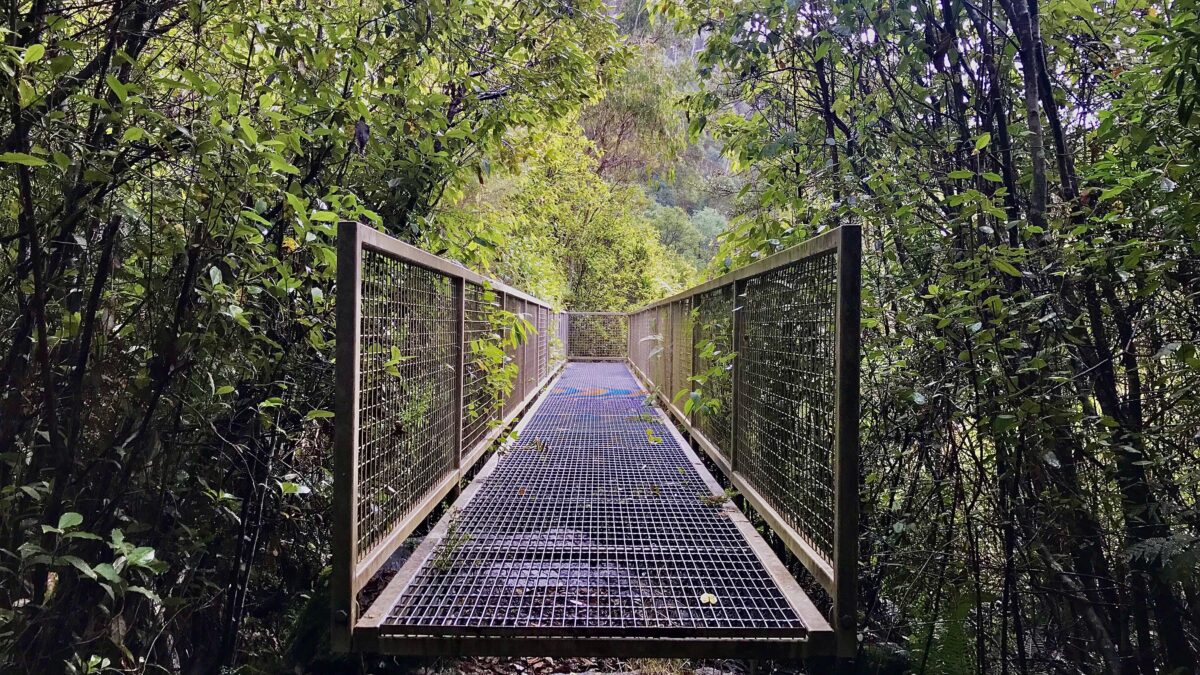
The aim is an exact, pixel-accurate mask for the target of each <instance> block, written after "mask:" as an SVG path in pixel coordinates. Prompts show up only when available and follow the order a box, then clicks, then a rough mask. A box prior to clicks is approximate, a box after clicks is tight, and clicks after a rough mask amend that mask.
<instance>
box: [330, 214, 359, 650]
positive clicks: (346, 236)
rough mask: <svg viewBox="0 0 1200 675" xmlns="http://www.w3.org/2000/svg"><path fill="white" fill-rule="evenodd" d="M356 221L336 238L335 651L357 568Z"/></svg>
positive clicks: (341, 641)
mask: <svg viewBox="0 0 1200 675" xmlns="http://www.w3.org/2000/svg"><path fill="white" fill-rule="evenodd" d="M359 228H360V225H359V224H358V223H355V222H345V221H343V222H341V223H339V225H338V242H337V326H336V328H335V330H336V334H337V352H336V359H337V368H336V369H335V372H336V375H335V380H334V388H335V391H334V399H335V400H334V415H335V419H334V422H335V424H334V440H333V542H332V546H333V573H332V577H331V578H330V603H329V604H330V608H331V610H332V616H331V619H332V622H333V627H332V634H331V636H330V640H331V644H332V647H333V649H334V650H335V651H340V652H345V651H349V650H350V646H351V645H350V637H351V629H352V628H353V627H354V624H355V622H356V621H357V620H358V606H357V603H356V602H355V598H354V595H355V585H354V575H355V571H356V570H357V568H358V555H357V552H358V531H357V530H358V525H357V523H358V519H357V517H356V513H357V511H358V486H357V470H356V467H357V466H358V388H359V348H360V339H361V326H360V323H359V320H360V318H361V309H362V236H361V231H360V229H359Z"/></svg>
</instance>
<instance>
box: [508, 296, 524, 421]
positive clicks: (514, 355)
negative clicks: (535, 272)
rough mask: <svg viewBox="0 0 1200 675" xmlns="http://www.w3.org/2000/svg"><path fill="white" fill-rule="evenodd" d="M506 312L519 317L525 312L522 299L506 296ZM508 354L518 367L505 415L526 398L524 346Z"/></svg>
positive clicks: (509, 350)
mask: <svg viewBox="0 0 1200 675" xmlns="http://www.w3.org/2000/svg"><path fill="white" fill-rule="evenodd" d="M504 310H505V311H507V312H509V313H512V314H516V315H518V316H519V315H520V314H521V313H522V310H523V303H522V301H521V299H520V298H517V297H514V296H511V295H505V296H504ZM507 354H508V358H509V359H510V360H511V361H512V362H513V363H515V364H516V365H517V376H516V377H515V378H514V381H513V385H514V386H513V388H512V390H511V391H510V392H509V393H508V399H507V400H505V401H504V414H506V415H507V414H508V413H510V412H512V411H514V410H516V409H517V406H518V405H519V404H520V403H521V401H522V400H524V398H525V395H524V385H523V384H522V382H523V380H524V377H523V375H522V373H523V372H524V366H525V348H524V346H522V345H517V346H510V347H508V348H507Z"/></svg>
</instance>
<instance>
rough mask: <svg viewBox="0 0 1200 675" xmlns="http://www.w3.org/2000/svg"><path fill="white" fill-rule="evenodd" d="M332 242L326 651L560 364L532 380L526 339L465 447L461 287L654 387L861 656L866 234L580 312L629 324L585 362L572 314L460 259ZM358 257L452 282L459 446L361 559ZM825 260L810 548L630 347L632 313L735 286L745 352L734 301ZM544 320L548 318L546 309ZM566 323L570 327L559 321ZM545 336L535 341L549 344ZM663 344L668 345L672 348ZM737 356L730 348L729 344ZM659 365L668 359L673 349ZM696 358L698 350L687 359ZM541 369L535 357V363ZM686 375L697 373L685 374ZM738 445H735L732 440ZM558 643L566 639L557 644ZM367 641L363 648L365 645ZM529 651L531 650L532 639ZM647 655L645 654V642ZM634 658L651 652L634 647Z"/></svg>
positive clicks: (845, 653) (370, 233) (846, 230)
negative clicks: (820, 516)
mask: <svg viewBox="0 0 1200 675" xmlns="http://www.w3.org/2000/svg"><path fill="white" fill-rule="evenodd" d="M338 236H339V241H338V305H337V337H338V339H337V362H338V368H337V374H336V434H335V447H334V531H333V578H332V589H331V591H332V602H331V605H332V619H333V645H334V648H335V649H337V650H343V651H344V650H349V649H353V648H355V647H356V645H358V644H359V641H358V640H356V639H354V638H353V633H354V627H355V625H356V624H357V623H358V622H359V620H360V618H361V612H360V611H359V607H358V602H357V597H358V593H359V591H361V590H362V589H363V587H364V586H365V585H366V584H367V582H368V581H369V580H370V579H371V578H372V576H373V575H375V573H376V572H378V571H379V569H380V568H381V567H382V566H383V565H384V564H385V563H386V561H387V560H388V558H389V557H390V556H391V555H392V554H393V553H394V552H395V550H396V549H397V548H398V547H399V546H400V544H401V543H403V541H404V539H405V538H406V537H408V536H409V535H410V534H412V532H413V531H415V530H416V528H417V527H418V526H419V525H420V524H421V523H422V521H424V520H425V519H426V518H427V517H428V516H429V515H430V513H432V512H433V510H434V509H435V508H436V507H437V505H438V504H439V503H441V502H442V501H443V500H445V499H446V498H447V497H448V496H451V495H452V494H453V493H455V492H456V491H457V490H458V488H459V485H460V483H461V481H462V480H463V479H464V478H465V477H467V475H468V471H469V470H470V469H471V467H472V465H473V464H475V463H476V462H477V461H478V460H479V459H480V458H481V457H482V456H483V454H484V452H485V451H486V449H487V448H488V447H490V445H491V444H492V443H493V442H494V441H495V439H496V438H498V437H499V436H500V435H501V434H502V432H503V430H504V429H505V428H506V427H508V426H509V425H510V424H511V423H512V422H513V421H514V420H515V419H516V418H517V417H519V416H520V415H521V413H522V412H523V411H524V410H525V408H526V407H527V406H528V405H529V404H530V403H532V402H533V401H534V400H535V398H536V397H537V395H538V394H539V392H540V391H541V389H542V388H543V387H544V386H545V385H546V384H547V383H548V382H550V381H551V380H552V379H553V377H554V375H555V374H556V373H557V372H558V370H559V369H560V368H561V366H562V362H557V363H553V364H550V363H547V367H546V368H545V370H546V371H548V372H545V373H541V377H540V378H535V379H534V380H533V382H534V384H533V385H532V386H531V385H530V384H529V383H530V382H531V380H530V379H529V377H527V375H526V373H525V371H526V370H527V368H528V364H529V363H530V356H529V352H530V351H533V350H531V349H530V347H529V344H530V343H526V344H525V345H523V346H522V347H520V348H518V349H517V350H515V353H513V354H511V355H510V356H512V358H513V359H514V360H515V361H516V362H517V363H518V366H519V368H520V370H521V372H520V376H519V378H518V383H517V385H516V390H515V391H514V392H513V394H512V395H511V396H510V399H509V404H507V405H505V406H504V408H503V414H502V416H501V419H500V420H499V421H498V423H497V424H496V425H495V426H494V427H493V428H492V429H491V430H490V431H489V432H488V433H487V435H486V437H485V438H484V439H482V441H481V442H479V443H478V444H476V445H475V447H473V448H463V447H462V443H463V438H462V431H463V424H464V418H465V415H464V412H463V409H464V404H463V373H464V357H465V352H466V344H465V343H466V327H465V321H466V319H465V316H466V312H465V302H466V300H465V298H466V288H467V285H468V284H474V285H482V286H484V287H487V288H489V289H491V290H492V291H493V292H495V293H497V294H498V295H499V296H500V298H501V306H507V305H506V302H505V301H506V300H507V301H509V302H513V303H515V304H516V305H517V306H518V308H519V309H521V310H528V309H531V308H534V309H536V308H542V309H541V310H538V311H542V312H544V313H549V314H548V315H549V316H553V317H556V318H557V322H558V325H557V327H556V328H551V327H550V326H549V325H547V326H546V328H548V329H549V330H547V333H551V332H552V333H554V334H555V335H556V336H557V338H558V339H559V340H560V341H561V342H562V343H564V347H565V351H566V356H567V358H568V359H582V360H624V361H627V362H628V363H629V365H630V366H631V368H632V369H633V371H634V373H635V375H637V376H638V377H639V378H640V379H642V380H643V382H644V383H646V384H647V386H648V388H649V389H650V390H652V391H654V390H658V396H659V398H660V399H661V403H662V407H663V408H664V409H665V410H666V411H668V413H669V414H670V416H671V417H672V418H673V419H674V420H675V422H676V423H677V424H678V426H679V427H681V428H682V429H683V430H684V431H685V432H686V433H687V435H688V436H689V438H690V440H691V441H692V443H693V445H694V446H696V447H699V448H700V449H702V450H704V452H705V453H706V454H707V455H708V456H709V457H710V458H711V459H712V460H713V462H715V463H716V464H717V466H718V467H719V468H720V469H721V471H722V472H723V473H724V474H725V475H726V477H727V478H728V479H729V480H730V482H731V483H732V484H733V485H734V487H735V488H737V489H738V491H739V492H740V493H741V494H742V495H743V496H744V497H745V499H746V501H747V502H748V503H749V504H750V505H751V506H752V507H753V508H754V509H755V510H756V511H757V512H758V513H759V514H760V515H761V516H762V517H763V519H764V520H765V521H766V522H767V524H768V525H769V526H770V527H771V528H772V530H774V532H775V533H776V534H777V535H778V536H779V537H780V538H781V540H782V541H783V543H784V544H785V545H786V546H787V547H788V549H789V550H790V551H791V552H792V553H794V554H795V555H796V557H797V558H798V559H799V560H800V561H801V562H802V563H803V564H804V565H805V566H806V568H807V569H808V570H809V571H810V572H811V573H812V575H813V576H814V578H815V579H816V580H817V581H818V582H819V583H820V584H821V585H822V586H823V587H824V588H825V590H826V591H828V592H829V594H830V596H831V598H832V600H833V611H832V613H831V614H832V616H831V619H832V620H831V622H830V623H831V625H832V626H833V627H834V630H835V634H836V638H835V640H836V653H837V655H838V656H840V657H843V658H845V657H851V656H853V654H854V651H855V649H856V629H857V627H856V606H857V584H856V576H857V557H858V541H857V540H858V532H859V528H858V485H859V469H858V466H859V462H858V455H859V434H858V425H859V358H860V357H859V334H860V292H861V281H860V275H861V234H860V231H859V228H858V227H857V226H843V227H840V228H837V229H834V230H831V231H828V232H825V233H824V234H821V235H818V236H817V237H814V238H812V239H810V240H808V241H806V242H804V243H802V244H799V245H797V246H794V247H792V248H789V249H787V250H784V251H782V252H780V253H777V254H775V255H772V256H768V257H766V258H764V259H762V260H760V261H758V262H756V263H754V264H752V265H749V266H747V267H745V268H742V269H739V270H736V271H734V272H732V273H730V274H726V275H724V276H722V277H719V278H717V279H713V280H712V281H709V282H706V283H704V284H701V285H699V286H697V287H695V288H692V289H689V290H687V291H684V292H682V293H679V294H677V295H675V296H672V297H670V298H667V299H664V300H661V301H658V302H655V303H652V304H650V305H648V306H646V307H643V308H641V309H639V310H635V311H634V312H629V313H627V314H622V313H579V318H580V319H583V318H584V317H607V316H611V317H619V316H624V317H626V318H625V321H626V323H627V324H628V325H627V329H626V330H627V333H626V335H625V340H626V345H627V348H626V355H625V356H624V357H609V356H599V357H589V356H587V355H584V354H572V350H571V344H570V339H569V337H568V335H569V330H570V326H569V321H570V315H563V314H562V313H552V312H551V310H550V306H549V304H548V303H546V302H544V301H542V300H539V299H538V298H535V297H533V296H530V295H528V294H526V293H523V292H521V291H519V290H517V289H514V288H511V287H509V286H506V285H504V284H502V283H500V282H497V281H494V280H491V279H489V278H487V277H484V276H482V275H479V274H477V273H475V272H473V271H471V270H469V269H467V268H465V267H462V266H460V265H458V264H456V263H453V262H451V261H448V260H445V259H443V258H439V257H437V256H434V255H432V254H430V253H427V252H425V251H422V250H420V249H417V248H415V247H413V246H410V245H407V244H404V243H402V242H400V241H398V240H396V239H393V238H391V237H389V236H387V235H385V234H382V233H380V232H378V231H377V230H375V229H373V228H371V227H368V226H365V225H361V224H357V223H342V224H341V225H340V227H339V235H338ZM364 252H367V253H373V254H381V255H384V256H388V257H390V258H392V259H395V260H399V261H403V263H405V264H408V265H412V266H415V267H418V268H422V269H424V270H429V271H432V272H435V273H437V274H439V275H442V276H444V277H446V278H448V279H449V280H450V283H452V284H453V288H454V293H455V297H456V298H457V304H458V312H457V317H456V318H457V322H458V327H457V336H458V345H459V346H458V351H457V362H458V364H457V368H456V382H455V391H454V399H455V400H456V401H457V402H458V406H457V407H458V411H457V422H456V431H455V447H456V448H457V449H458V450H457V453H456V457H455V460H454V467H453V469H452V470H451V471H449V472H447V473H446V475H444V476H442V477H440V478H439V480H438V481H437V482H436V485H434V486H433V487H432V488H431V489H430V490H428V491H427V492H426V493H425V494H424V496H422V497H421V498H420V499H419V500H418V502H417V503H415V504H414V505H413V506H412V508H410V509H409V510H408V512H407V513H405V514H404V516H403V517H402V518H401V519H399V520H398V521H397V522H396V523H395V524H394V526H392V529H391V531H390V532H389V533H388V534H387V536H386V537H385V538H384V539H383V541H382V542H381V543H380V544H379V545H377V546H375V547H374V548H373V549H372V550H371V551H369V552H368V553H367V554H365V555H360V553H359V551H358V523H357V520H356V514H357V513H358V504H357V500H358V486H357V483H356V480H357V471H358V466H359V401H360V378H361V374H360V357H361V353H360V351H361V347H362V344H361V331H360V327H361V322H362V319H363V315H362V282H363V277H362V269H363V256H364ZM828 253H832V254H834V255H835V256H836V306H835V327H836V329H835V338H834V339H835V348H836V349H835V354H834V364H833V366H834V369H835V374H834V377H835V381H836V383H837V388H836V392H835V396H834V411H833V418H834V435H833V445H832V448H831V457H832V463H833V466H832V476H833V495H834V500H833V501H834V503H833V505H832V510H833V516H834V527H833V534H834V536H833V541H832V550H831V551H826V552H822V551H820V550H818V549H817V548H815V547H814V546H813V545H812V543H811V542H810V538H809V537H806V536H804V535H803V533H801V532H799V531H797V530H796V528H795V527H793V526H792V525H790V524H789V519H788V518H787V514H784V513H781V512H780V511H779V510H778V509H777V508H775V507H773V506H772V504H771V502H770V500H769V499H767V498H766V497H764V495H763V494H762V493H761V492H760V490H759V489H758V487H757V486H756V485H755V484H754V482H753V481H752V480H751V479H750V478H749V477H748V476H747V475H746V474H745V473H744V472H742V471H741V470H740V467H739V463H738V456H737V452H736V449H735V450H734V451H733V452H731V453H728V454H729V456H726V455H725V454H723V453H722V452H721V450H720V448H719V447H718V444H717V443H714V442H713V440H712V439H709V438H707V437H706V436H705V435H704V433H703V432H702V431H701V429H700V428H699V427H698V426H697V425H696V424H695V422H696V419H695V415H687V414H684V413H683V411H682V410H681V409H680V408H679V407H678V406H676V405H675V404H674V403H673V402H672V400H671V392H669V391H663V390H662V387H661V384H663V383H656V382H654V381H653V380H652V379H651V377H650V376H649V374H647V373H646V372H643V370H642V369H641V368H639V367H638V366H637V364H636V363H635V362H634V359H633V358H631V356H632V352H633V350H634V348H635V344H636V340H637V339H638V338H635V336H634V334H633V329H632V327H631V326H632V321H631V318H632V317H634V316H636V315H637V314H639V313H643V312H649V311H655V310H658V309H660V308H663V307H667V308H671V307H673V306H674V304H680V306H683V305H682V301H689V302H690V301H691V300H692V299H693V298H697V297H698V296H700V295H702V294H704V293H707V292H710V291H712V290H714V289H719V288H723V287H731V288H732V289H733V298H734V303H733V304H734V311H733V317H732V325H733V343H734V344H735V345H740V344H741V343H742V340H743V335H744V331H745V326H744V316H743V313H740V312H739V311H738V310H739V309H740V307H739V306H738V302H737V300H738V299H739V298H743V297H744V296H745V293H746V288H747V283H748V282H749V281H750V280H752V279H754V278H755V277H759V276H762V275H765V274H767V273H769V272H772V271H775V270H780V269H783V268H785V267H788V266H790V265H792V264H793V263H797V262H799V261H804V260H806V259H810V258H813V257H815V256H819V255H822V254H828ZM543 315H546V314H543ZM564 319H565V320H564ZM549 337H550V336H549V335H544V336H542V337H541V338H540V339H545V340H549ZM668 344H669V343H668ZM735 351H737V350H736V349H735ZM664 353H665V354H666V358H672V355H671V354H670V352H669V351H665V352H664ZM690 358H692V359H693V364H692V365H693V367H694V365H695V364H694V358H695V357H694V355H693V356H692V357H690ZM533 360H534V363H535V365H536V361H537V359H536V356H535V357H534V359H533ZM691 372H695V371H694V370H692V371H691ZM741 386H742V373H741V368H740V367H739V364H738V360H737V359H736V358H735V359H734V368H733V387H734V389H733V391H734V392H735V396H734V401H735V403H734V406H733V411H732V414H733V419H734V422H733V428H734V429H735V432H734V433H735V438H736V437H737V436H736V434H737V433H739V432H738V431H737V429H738V417H739V410H738V408H737V404H736V401H737V398H738V397H737V395H736V392H738V391H740V388H741ZM735 446H736V442H735ZM558 641H559V642H561V640H558ZM365 646H368V645H367V644H362V645H360V646H359V648H361V647H365ZM530 648H531V649H536V643H535V642H534V641H530ZM646 648H648V649H650V651H653V650H652V647H646ZM638 651H639V653H643V654H646V655H652V654H650V653H649V652H646V651H644V649H643V648H642V647H639V648H638Z"/></svg>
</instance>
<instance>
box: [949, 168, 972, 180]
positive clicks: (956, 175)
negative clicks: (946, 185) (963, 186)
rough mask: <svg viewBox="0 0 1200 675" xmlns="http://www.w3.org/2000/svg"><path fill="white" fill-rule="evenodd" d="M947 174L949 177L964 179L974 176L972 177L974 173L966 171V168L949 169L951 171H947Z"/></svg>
mask: <svg viewBox="0 0 1200 675" xmlns="http://www.w3.org/2000/svg"><path fill="white" fill-rule="evenodd" d="M949 176H950V177H951V178H956V179H962V180H965V179H967V178H974V177H975V174H973V173H971V172H970V171H967V170H965V169H959V170H957V171H951V172H950V173H949Z"/></svg>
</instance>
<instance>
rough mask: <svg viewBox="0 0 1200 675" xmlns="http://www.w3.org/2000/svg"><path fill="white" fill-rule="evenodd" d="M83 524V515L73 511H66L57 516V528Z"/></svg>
mask: <svg viewBox="0 0 1200 675" xmlns="http://www.w3.org/2000/svg"><path fill="white" fill-rule="evenodd" d="M82 524H83V516H81V515H79V514H78V513H75V512H74V511H67V512H66V513H64V514H62V515H61V516H59V517H58V529H60V530H69V529H71V528H72V527H78V526H79V525H82Z"/></svg>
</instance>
